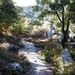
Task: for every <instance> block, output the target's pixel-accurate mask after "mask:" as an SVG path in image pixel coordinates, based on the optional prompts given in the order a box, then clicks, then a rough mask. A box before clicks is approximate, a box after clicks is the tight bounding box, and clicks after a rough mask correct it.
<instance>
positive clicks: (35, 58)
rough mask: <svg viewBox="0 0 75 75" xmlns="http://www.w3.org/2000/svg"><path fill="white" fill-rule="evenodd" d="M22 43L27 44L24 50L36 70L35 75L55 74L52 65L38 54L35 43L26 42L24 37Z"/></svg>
mask: <svg viewBox="0 0 75 75" xmlns="http://www.w3.org/2000/svg"><path fill="white" fill-rule="evenodd" d="M22 43H23V44H24V45H25V47H24V48H23V50H25V56H26V57H27V58H28V60H29V61H30V63H31V65H32V68H33V70H34V72H35V73H34V75H53V74H52V70H51V69H50V65H49V64H47V63H46V62H45V60H44V58H43V57H41V56H40V55H38V53H37V48H36V47H35V46H34V44H33V43H30V42H25V41H24V39H22Z"/></svg>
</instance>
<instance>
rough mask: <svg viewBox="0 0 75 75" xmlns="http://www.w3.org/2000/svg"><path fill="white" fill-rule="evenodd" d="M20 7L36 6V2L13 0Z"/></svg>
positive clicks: (33, 0) (32, 0)
mask: <svg viewBox="0 0 75 75" xmlns="http://www.w3.org/2000/svg"><path fill="white" fill-rule="evenodd" d="M13 1H14V2H16V4H17V5H18V6H30V5H36V0H13Z"/></svg>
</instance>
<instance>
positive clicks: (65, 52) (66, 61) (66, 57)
mask: <svg viewBox="0 0 75 75" xmlns="http://www.w3.org/2000/svg"><path fill="white" fill-rule="evenodd" d="M61 58H62V62H63V63H64V64H70V63H72V61H73V60H72V57H71V55H70V53H69V51H68V50H67V49H65V50H62V51H61Z"/></svg>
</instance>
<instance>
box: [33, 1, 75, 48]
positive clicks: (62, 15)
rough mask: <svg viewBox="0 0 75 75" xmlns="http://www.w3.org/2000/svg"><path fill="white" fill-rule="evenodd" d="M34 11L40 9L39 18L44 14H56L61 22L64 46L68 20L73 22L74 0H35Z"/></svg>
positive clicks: (74, 19) (74, 13)
mask: <svg viewBox="0 0 75 75" xmlns="http://www.w3.org/2000/svg"><path fill="white" fill-rule="evenodd" d="M36 2H37V5H36V6H35V7H34V8H35V11H41V14H40V15H39V18H41V19H42V18H44V17H45V16H46V15H56V16H57V18H58V20H59V22H60V23H61V24H60V25H61V29H62V34H63V39H62V46H63V47H64V46H65V41H66V40H67V34H68V30H69V24H70V22H72V23H74V22H75V5H74V3H75V1H74V0H36Z"/></svg>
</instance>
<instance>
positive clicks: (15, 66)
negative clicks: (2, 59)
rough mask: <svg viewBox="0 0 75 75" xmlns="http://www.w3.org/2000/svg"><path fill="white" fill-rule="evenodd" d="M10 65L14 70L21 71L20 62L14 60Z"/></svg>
mask: <svg viewBox="0 0 75 75" xmlns="http://www.w3.org/2000/svg"><path fill="white" fill-rule="evenodd" d="M11 66H12V68H13V69H14V70H19V71H23V68H22V66H21V65H20V63H17V62H14V63H11Z"/></svg>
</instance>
